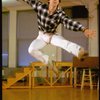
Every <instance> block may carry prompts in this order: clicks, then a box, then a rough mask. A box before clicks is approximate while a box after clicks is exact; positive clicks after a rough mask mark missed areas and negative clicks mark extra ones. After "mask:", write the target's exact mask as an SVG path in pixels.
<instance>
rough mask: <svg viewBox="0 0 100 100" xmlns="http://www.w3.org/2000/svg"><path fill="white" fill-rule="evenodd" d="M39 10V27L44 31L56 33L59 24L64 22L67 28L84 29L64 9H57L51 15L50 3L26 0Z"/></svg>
mask: <svg viewBox="0 0 100 100" xmlns="http://www.w3.org/2000/svg"><path fill="white" fill-rule="evenodd" d="M24 1H26V2H27V3H28V4H29V5H31V6H32V8H33V9H34V10H35V11H36V12H37V17H38V28H39V30H41V31H44V33H53V34H54V33H55V32H56V28H57V26H58V25H59V24H60V23H62V24H63V25H64V27H65V28H66V29H69V30H73V31H83V30H84V28H85V27H84V26H82V24H80V23H79V22H77V21H73V20H72V19H71V18H69V17H68V16H67V15H66V14H65V12H64V11H63V10H62V9H59V8H57V10H56V11H55V12H54V13H53V14H52V15H50V14H49V13H48V4H44V3H42V2H40V1H36V0H24Z"/></svg>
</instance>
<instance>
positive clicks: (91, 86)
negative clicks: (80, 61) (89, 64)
mask: <svg viewBox="0 0 100 100" xmlns="http://www.w3.org/2000/svg"><path fill="white" fill-rule="evenodd" d="M89 78H90V89H91V90H92V89H93V85H92V75H91V69H89Z"/></svg>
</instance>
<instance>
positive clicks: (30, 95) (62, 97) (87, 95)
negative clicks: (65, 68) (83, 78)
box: [2, 87, 99, 100]
mask: <svg viewBox="0 0 100 100" xmlns="http://www.w3.org/2000/svg"><path fill="white" fill-rule="evenodd" d="M2 100H99V90H97V89H93V90H90V89H87V88H84V89H83V90H81V89H80V88H70V87H66V88H41V89H40V88H38V89H37V88H35V89H4V90H2Z"/></svg>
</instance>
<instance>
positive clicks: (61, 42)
mask: <svg viewBox="0 0 100 100" xmlns="http://www.w3.org/2000/svg"><path fill="white" fill-rule="evenodd" d="M51 44H52V45H55V46H58V47H61V48H63V49H64V50H66V51H68V52H69V53H72V54H73V55H75V56H76V57H78V58H79V59H81V57H82V56H83V55H84V54H86V52H85V50H84V49H83V48H82V47H81V46H80V45H78V44H76V43H73V42H71V41H68V40H66V39H64V38H63V37H62V36H60V35H53V36H52V39H51ZM85 56H87V55H85Z"/></svg>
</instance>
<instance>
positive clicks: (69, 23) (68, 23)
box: [59, 11, 85, 32]
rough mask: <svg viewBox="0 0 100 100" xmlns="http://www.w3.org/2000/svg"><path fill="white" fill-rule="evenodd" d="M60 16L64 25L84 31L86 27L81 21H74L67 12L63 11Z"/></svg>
mask: <svg viewBox="0 0 100 100" xmlns="http://www.w3.org/2000/svg"><path fill="white" fill-rule="evenodd" d="M59 16H60V19H61V23H62V24H63V25H64V27H65V28H66V29H69V30H73V31H82V32H83V30H84V29H85V27H84V26H83V25H82V24H81V23H80V22H77V21H73V20H72V19H71V18H69V17H68V16H67V15H66V14H65V12H64V11H61V13H60V15H59Z"/></svg>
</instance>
